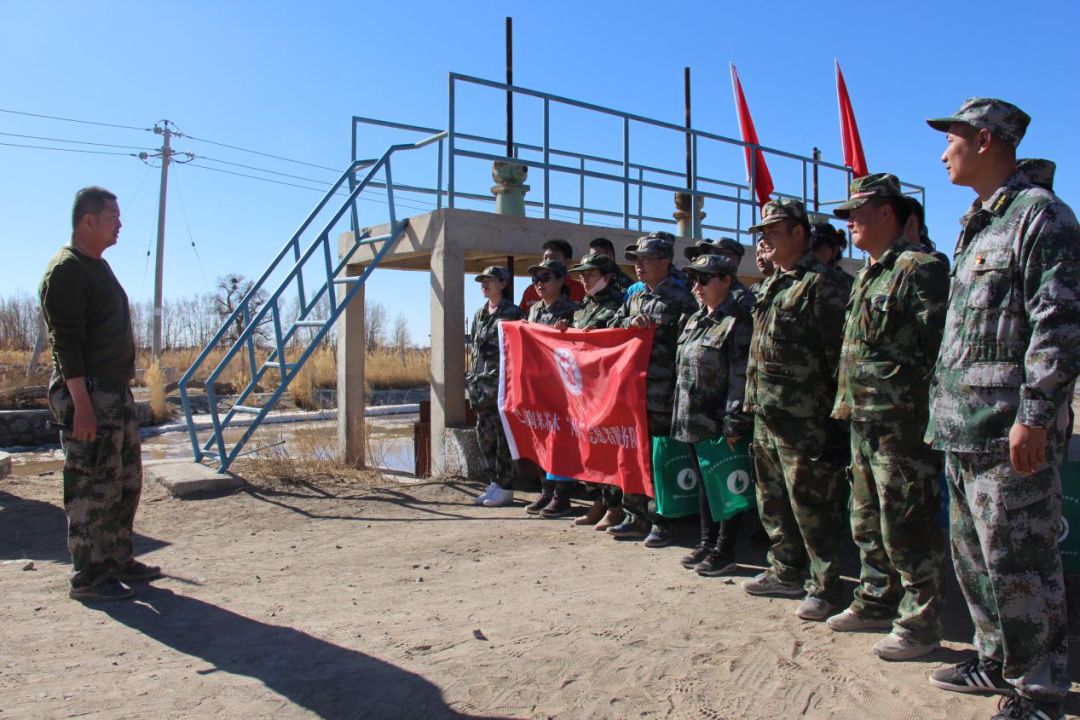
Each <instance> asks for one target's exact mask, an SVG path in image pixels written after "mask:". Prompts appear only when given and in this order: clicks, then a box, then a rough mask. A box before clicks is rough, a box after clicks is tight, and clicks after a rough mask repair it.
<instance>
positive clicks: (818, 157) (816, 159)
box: [803, 148, 821, 212]
mask: <svg viewBox="0 0 1080 720" xmlns="http://www.w3.org/2000/svg"><path fill="white" fill-rule="evenodd" d="M813 158H814V212H817V211H818V205H819V201H820V200H819V197H818V162H820V161H821V151H820V150H818V149H817V148H814V154H813ZM804 165H805V163H804ZM805 175H806V172H805V171H803V176H804V177H805ZM805 182H806V181H805V180H803V183H804V184H805ZM803 192H805V190H804V191H803Z"/></svg>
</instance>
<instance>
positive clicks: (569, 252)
mask: <svg viewBox="0 0 1080 720" xmlns="http://www.w3.org/2000/svg"><path fill="white" fill-rule="evenodd" d="M542 249H544V250H555V251H557V252H560V253H562V256H563V258H564V259H566V260H570V259H571V258H573V257H574V248H572V247H570V243H568V242H566V241H565V240H563V239H561V238H555V239H552V240H548V241H547V242H546V243H544V245H543V248H542Z"/></svg>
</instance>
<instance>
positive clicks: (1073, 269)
mask: <svg viewBox="0 0 1080 720" xmlns="http://www.w3.org/2000/svg"><path fill="white" fill-rule="evenodd" d="M960 222H961V224H962V225H963V229H962V230H961V231H960V237H959V238H958V239H957V241H956V252H955V254H954V256H953V269H952V287H951V289H950V293H949V308H948V314H947V315H946V319H945V334H944V337H943V339H942V342H941V353H940V354H939V355H938V361H937V366H936V368H935V373H934V382H933V386H932V388H931V391H930V422H929V424H928V425H927V428H926V441H927V442H931V443H933V446H934V447H935V448H938V449H942V450H952V451H956V452H980V451H985V450H997V451H1000V450H1003V449H1005V448H1007V447H1008V436H1009V430H1010V428H1011V427H1012V425H1013V424H1014V423H1020V424H1024V425H1028V426H1032V427H1044V428H1046V429H1047V430H1048V431H1049V432H1050V433H1053V432H1055V431H1057V432H1062V431H1064V429H1065V427H1066V425H1067V424H1068V408H1069V403H1070V401H1071V395H1072V386H1073V383H1074V381H1075V380H1076V375H1077V372H1078V371H1080V352H1078V351H1077V346H1078V344H1080V290H1078V288H1080V227H1078V226H1077V222H1076V216H1075V215H1073V212H1072V210H1070V209H1069V207H1068V206H1067V205H1065V203H1063V202H1061V200H1059V199H1058V198H1057V196H1055V195H1054V194H1053V193H1052V192H1050V191H1048V190H1045V189H1043V188H1040V187H1037V186H1035V185H1032V184H1031V182H1030V181H1029V180H1028V179H1027V178H1026V177H1025V176H1024V175H1023V174H1022V173H1019V172H1017V173H1014V174H1013V175H1012V176H1011V177H1009V179H1008V180H1006V181H1005V184H1004V185H1003V186H1002V187H1000V188H999V189H998V190H997V191H995V192H994V194H993V195H991V196H990V198H989V200H987V202H986V203H985V204H980V203H978V202H976V203H975V204H973V205H972V207H971V210H969V211H968V213H967V214H966V215H964V217H963V218H962V219H961V221H960Z"/></svg>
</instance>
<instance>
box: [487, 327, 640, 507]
mask: <svg viewBox="0 0 1080 720" xmlns="http://www.w3.org/2000/svg"><path fill="white" fill-rule="evenodd" d="M654 332H655V329H654V328H650V329H648V330H645V331H641V330H632V329H626V330H623V329H608V330H589V331H584V330H566V331H559V330H556V329H555V328H552V327H548V326H546V325H539V324H536V323H521V322H501V323H499V342H500V355H499V362H500V363H501V367H500V374H499V378H500V382H499V412H500V414H501V415H502V421H503V429H504V430H505V431H506V440H507V444H508V445H509V446H510V455H511V456H512V457H513V458H514V459H518V458H528V459H530V460H532V461H534V462H535V463H536V464H537V465H539V466H540V467H542V468H544V469H545V470H547V471H548V472H549V473H551V474H553V475H558V476H561V477H568V478H575V479H578V480H586V481H588V482H597V483H607V484H611V485H618V486H619V487H621V488H622V489H623V491H624V492H628V493H638V494H644V495H648V496H650V497H652V495H653V489H652V479H651V478H652V463H651V453H652V442H651V438H650V437H649V426H648V422H647V420H646V415H645V371H646V369H647V368H648V366H649V351H650V349H651V348H652V337H653V333H654Z"/></svg>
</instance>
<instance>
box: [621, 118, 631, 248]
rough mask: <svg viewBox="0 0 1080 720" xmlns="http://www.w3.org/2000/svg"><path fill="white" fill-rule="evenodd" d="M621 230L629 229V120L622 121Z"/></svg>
mask: <svg viewBox="0 0 1080 720" xmlns="http://www.w3.org/2000/svg"><path fill="white" fill-rule="evenodd" d="M622 172H623V201H622V208H623V209H622V218H623V228H624V229H626V230H629V229H630V118H628V117H624V118H623V121H622Z"/></svg>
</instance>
